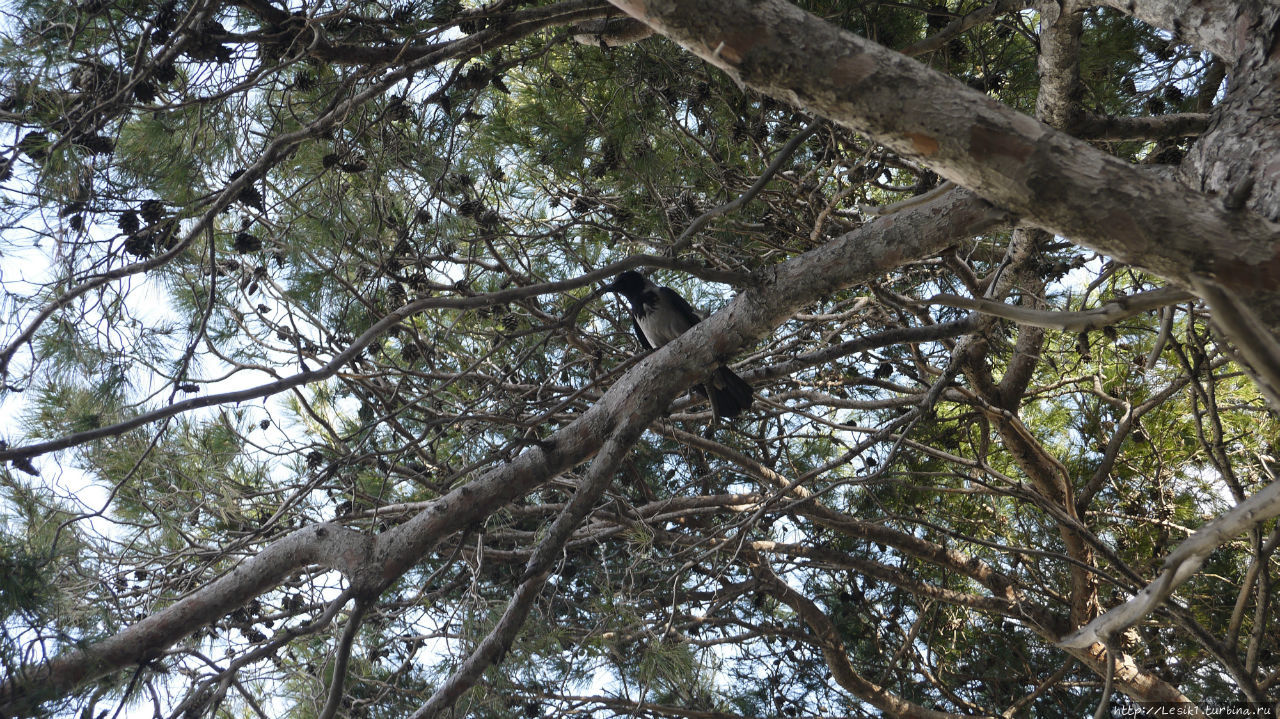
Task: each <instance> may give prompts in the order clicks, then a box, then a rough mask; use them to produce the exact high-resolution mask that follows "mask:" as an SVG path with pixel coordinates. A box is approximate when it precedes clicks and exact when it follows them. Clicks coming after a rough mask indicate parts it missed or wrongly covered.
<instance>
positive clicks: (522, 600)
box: [410, 421, 644, 719]
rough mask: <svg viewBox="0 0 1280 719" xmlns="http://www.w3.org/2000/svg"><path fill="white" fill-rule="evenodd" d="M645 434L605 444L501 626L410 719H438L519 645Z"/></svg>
mask: <svg viewBox="0 0 1280 719" xmlns="http://www.w3.org/2000/svg"><path fill="white" fill-rule="evenodd" d="M643 431H644V424H643V423H637V422H634V421H633V422H631V423H629V424H626V425H624V426H622V427H621V428H619V430H618V431H617V432H616V433H614V435H613V436H612V437H610V438H609V439H608V441H606V442H605V445H604V447H603V448H602V449H601V450H600V454H598V455H596V458H595V460H593V461H592V462H591V468H590V469H588V470H587V473H586V476H584V477H583V478H582V482H581V483H580V484H579V485H578V490H577V491H576V492H574V494H573V499H571V500H570V501H569V504H567V505H566V506H565V507H564V509H562V510H560V514H559V516H557V517H556V520H555V522H554V523H552V525H551V528H550V529H549V530H547V536H546V537H545V538H544V539H543V540H542V542H541V543H540V544H539V545H538V548H537V549H536V550H535V551H534V553H533V556H531V557H530V558H529V563H528V565H527V566H526V567H525V570H524V579H523V580H522V581H521V582H520V586H518V587H516V591H515V593H514V594H513V595H512V596H511V600H510V601H508V602H507V608H506V610H505V611H503V613H502V617H501V618H500V619H499V620H498V623H497V624H495V625H494V627H493V629H492V630H490V631H489V634H488V635H486V636H485V638H484V639H483V640H481V641H480V643H479V644H478V645H477V646H476V648H475V650H473V651H472V652H471V656H469V657H467V659H466V661H464V662H463V663H462V666H460V667H458V668H457V670H455V671H454V672H453V674H452V675H450V676H449V678H448V679H447V680H445V682H444V683H443V684H441V685H440V686H439V687H438V688H437V689H436V690H435V692H434V693H432V695H431V696H430V698H428V699H427V701H426V703H425V704H423V705H422V706H421V707H420V708H419V709H418V711H416V712H414V713H413V714H412V715H411V717H410V719H428V718H432V717H436V716H439V715H440V714H441V713H442V712H444V711H446V710H448V709H449V707H451V706H453V703H454V702H455V701H457V699H458V697H460V696H462V694H463V693H464V692H466V691H467V690H468V689H470V688H471V687H472V686H474V685H475V683H476V682H477V681H479V680H480V675H481V674H483V673H484V670H485V669H488V668H489V667H490V666H493V665H495V664H498V663H500V662H501V661H502V658H503V657H504V656H506V654H507V651H508V650H509V649H510V648H511V643H512V642H514V641H515V638H516V634H518V633H519V632H520V627H522V626H524V622H525V620H526V619H527V618H528V617H529V611H530V609H532V607H533V601H534V600H535V599H537V598H538V594H539V593H540V592H541V591H542V587H543V586H544V585H545V584H546V583H547V578H548V577H550V576H551V566H552V564H553V563H554V562H555V559H556V557H557V556H559V554H560V552H561V551H562V550H563V548H564V544H565V542H566V541H568V539H569V536H570V535H571V534H573V531H574V530H575V529H576V528H577V527H578V525H579V524H581V523H582V519H583V517H585V516H587V513H588V512H590V511H591V510H592V508H593V507H595V504H596V500H598V499H600V495H602V494H604V490H605V489H607V488H608V486H609V483H610V482H611V481H612V480H613V475H614V471H615V470H617V468H618V465H619V464H620V463H621V462H622V460H623V458H625V457H626V456H627V452H628V451H629V450H630V449H631V445H633V444H635V441H636V440H637V439H639V438H640V434H641V433H642V432H643Z"/></svg>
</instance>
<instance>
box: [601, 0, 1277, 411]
mask: <svg viewBox="0 0 1280 719" xmlns="http://www.w3.org/2000/svg"><path fill="white" fill-rule="evenodd" d="M613 2H614V4H615V5H618V6H619V7H621V8H623V9H624V10H626V11H627V12H628V13H630V14H632V15H633V16H635V17H638V18H639V19H641V20H644V21H645V22H647V23H649V24H651V25H653V26H654V27H655V28H656V29H657V30H658V31H659V32H662V33H663V34H665V35H667V36H668V37H670V38H672V39H673V40H675V41H676V42H678V43H680V44H681V45H683V46H684V47H686V48H687V49H689V50H690V51H692V52H693V53H695V54H697V55H698V56H699V57H702V58H703V59H705V60H707V61H708V62H710V63H712V64H714V65H716V66H717V67H719V68H721V69H723V70H724V71H725V72H727V73H728V74H729V75H730V76H732V77H733V78H734V79H736V80H737V81H739V82H741V83H743V84H745V85H747V86H750V87H752V88H754V89H756V90H759V91H761V92H764V93H767V94H770V95H772V96H775V97H778V98H780V99H783V100H785V101H787V102H790V103H792V104H794V105H796V106H798V107H801V108H804V109H807V110H810V111H812V112H815V113H817V114H820V115H822V116H824V117H827V118H829V119H831V120H833V121H835V122H839V123H841V124H843V125H845V126H847V127H850V128H851V129H854V130H856V131H858V132H862V133H864V134H866V135H868V136H870V137H871V138H873V139H874V140H876V141H878V142H881V143H883V144H885V145H887V146H888V147H890V148H891V149H893V150H894V151H895V152H898V153H900V154H902V155H904V156H905V157H909V158H911V159H915V160H918V161H920V162H922V163H924V164H925V165H927V166H929V167H930V168H931V169H934V170H936V171H937V172H938V173H939V174H941V175H943V176H944V177H946V178H947V179H949V180H952V181H954V182H956V183H957V184H959V185H962V186H965V187H968V188H970V189H972V190H974V191H975V192H977V193H979V194H980V195H982V196H984V197H986V198H987V199H989V200H991V201H992V202H994V203H996V204H998V205H1000V206H1002V207H1004V208H1006V209H1008V210H1010V211H1012V212H1015V213H1017V214H1018V215H1020V216H1022V217H1023V218H1024V219H1026V220H1028V221H1030V222H1032V223H1034V224H1036V225H1038V226H1040V227H1042V228H1044V229H1046V230H1048V231H1051V232H1054V233H1057V234H1060V235H1063V236H1066V237H1070V238H1071V239H1072V240H1073V241H1077V242H1079V243H1081V244H1083V245H1086V246H1088V247H1090V248H1092V249H1095V250H1098V251H1100V252H1103V253H1105V254H1108V255H1110V256H1112V257H1114V258H1116V259H1118V260H1120V261H1122V262H1126V263H1130V264H1134V265H1136V266H1138V267H1140V268H1142V269H1145V270H1148V271H1151V272H1154V273H1156V274H1160V275H1162V276H1164V277H1167V278H1169V279H1171V280H1173V281H1174V282H1177V283H1179V284H1182V285H1184V286H1190V285H1191V278H1192V276H1193V275H1201V276H1216V277H1218V278H1219V279H1221V280H1224V281H1226V282H1227V283H1229V284H1230V285H1231V286H1232V287H1233V288H1234V292H1235V293H1236V294H1239V295H1241V296H1242V297H1249V296H1250V295H1251V294H1253V293H1255V292H1270V291H1271V288H1272V287H1273V285H1274V277H1275V275H1276V274H1277V272H1278V271H1280V256H1278V255H1277V253H1276V251H1275V245H1274V241H1275V237H1276V236H1277V233H1278V232H1280V228H1278V227H1277V226H1276V225H1275V224H1274V223H1271V222H1269V221H1267V220H1265V219H1263V218H1261V217H1259V216H1257V215H1255V214H1252V213H1249V212H1233V211H1229V210H1227V209H1224V208H1223V207H1222V206H1221V205H1220V204H1219V203H1217V202H1216V201H1214V200H1213V199H1211V198H1209V197H1207V196H1205V195H1204V194H1202V193H1199V192H1196V191H1194V190H1192V189H1190V188H1187V187H1185V186H1182V185H1180V184H1178V183H1177V182H1175V181H1173V180H1171V179H1168V178H1164V177H1156V176H1151V175H1149V174H1146V173H1143V172H1141V171H1139V170H1138V169H1137V168H1135V167H1133V166H1132V165H1130V164H1128V163H1126V162H1123V161H1121V160H1119V159H1117V158H1114V157H1111V156H1110V155H1107V154H1106V153H1104V152H1101V151H1099V150H1097V149H1095V148H1093V147H1091V146H1089V145H1088V144H1087V143H1085V142H1083V141H1081V140H1077V139H1075V138H1072V137H1070V136H1068V135H1066V134H1064V133H1061V132H1057V131H1054V130H1052V129H1050V128H1049V127H1047V126H1046V125H1044V124H1042V123H1040V122H1037V121H1036V120H1033V119H1031V118H1028V117H1026V116H1025V115H1022V114H1020V113H1018V112H1016V111H1014V110H1012V109H1010V108H1008V107H1005V106H1003V105H1001V104H999V103H997V102H995V101H993V100H991V99H990V98H988V97H986V96H985V95H983V94H982V93H979V92H977V91H975V90H972V89H971V88H968V87H966V86H965V85H963V84H962V83H960V82H958V81H956V80H953V79H951V78H948V77H945V76H943V75H941V74H939V73H936V72H934V71H932V70H930V69H928V68H926V67H923V66H921V65H920V64H918V63H916V62H913V61H911V60H909V59H907V58H905V57H903V56H902V55H901V54H898V53H895V52H892V51H890V50H888V49H886V48H883V47H881V46H879V45H876V44H875V43H873V42H871V41H868V40H866V39H864V38H861V37H858V36H856V35H854V34H852V33H848V32H844V31H842V30H839V29H838V28H835V27H833V26H831V25H829V24H828V23H826V22H823V21H822V20H820V19H818V18H816V17H813V16H812V15H809V14H807V13H805V12H803V11H801V10H799V9H798V8H795V7H794V6H791V5H788V4H786V3H784V2H781V0H759V1H758V2H753V1H750V0H725V1H724V2H720V1H718V0H688V1H685V2H673V1H672V0H613ZM1099 188H1105V191H1099ZM1268 327H1270V328H1271V329H1273V330H1274V329H1276V327H1274V326H1273V325H1271V324H1269V325H1268ZM1232 339H1233V340H1239V339H1240V338H1237V337H1234V336H1233V337H1232ZM1269 397H1270V399H1271V400H1272V403H1273V405H1275V406H1280V395H1269Z"/></svg>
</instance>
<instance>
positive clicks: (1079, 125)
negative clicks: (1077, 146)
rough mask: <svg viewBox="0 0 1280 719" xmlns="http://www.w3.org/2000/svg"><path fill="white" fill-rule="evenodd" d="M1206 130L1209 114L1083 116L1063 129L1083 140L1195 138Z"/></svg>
mask: <svg viewBox="0 0 1280 719" xmlns="http://www.w3.org/2000/svg"><path fill="white" fill-rule="evenodd" d="M1208 127H1209V115H1208V114H1207V113H1201V112H1178V113H1174V114H1171V115H1152V116H1150V117H1111V116H1110V115H1092V114H1091V115H1085V116H1084V117H1082V118H1080V119H1079V120H1078V121H1077V122H1076V123H1075V124H1074V125H1071V126H1069V127H1068V128H1067V130H1068V131H1069V132H1070V133H1071V134H1072V135H1075V136H1076V137H1079V138H1081V139H1084V140H1172V139H1176V138H1179V137H1195V136H1196V135H1199V134H1200V133H1202V132H1204V131H1205V130H1206V129H1208Z"/></svg>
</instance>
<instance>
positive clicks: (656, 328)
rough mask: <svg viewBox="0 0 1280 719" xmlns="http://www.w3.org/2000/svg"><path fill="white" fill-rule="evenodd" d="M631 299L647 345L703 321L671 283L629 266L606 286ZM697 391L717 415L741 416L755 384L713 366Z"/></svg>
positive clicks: (638, 333) (634, 317) (635, 321)
mask: <svg viewBox="0 0 1280 719" xmlns="http://www.w3.org/2000/svg"><path fill="white" fill-rule="evenodd" d="M605 291H607V292H615V293H617V294H620V295H622V296H623V297H625V298H627V302H628V303H630V307H629V308H628V309H629V310H630V312H631V324H632V325H633V326H634V327H635V331H636V337H638V338H639V339H640V344H641V345H642V346H643V347H644V348H645V349H647V350H648V349H655V348H658V347H661V346H662V345H665V344H666V343H668V342H670V341H671V340H673V339H675V338H677V337H679V336H680V335H682V334H684V333H685V332H686V331H687V330H688V329H689V328H690V327H692V326H694V325H696V324H698V323H699V322H701V321H702V318H701V317H699V316H698V313H697V312H695V311H694V310H693V307H691V306H689V303H688V302H686V301H685V299H684V298H683V297H681V296H680V295H679V294H677V293H676V291H675V290H673V289H671V288H670V287H659V286H657V285H655V284H654V283H653V282H650V281H649V279H648V278H646V277H645V276H644V275H642V274H640V273H639V272H635V271H633V270H628V271H626V272H623V273H622V274H620V275H618V276H617V277H615V278H614V279H613V282H610V283H609V284H608V285H606V286H605ZM694 391H696V392H698V393H700V394H704V395H706V396H707V397H708V398H709V399H710V400H711V410H712V412H714V413H715V416H716V417H724V418H726V419H728V418H732V417H737V416H738V415H739V414H741V413H742V411H743V410H744V409H746V408H748V407H750V406H751V385H749V384H747V383H746V381H744V380H743V379H742V378H741V377H739V376H738V375H736V374H734V373H733V370H731V369H729V368H728V367H726V366H724V365H720V366H719V367H717V368H715V369H714V370H712V372H711V373H710V375H709V376H708V377H707V380H706V382H704V383H703V384H700V385H698V386H696V387H694Z"/></svg>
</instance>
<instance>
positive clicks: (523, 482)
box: [0, 190, 1008, 714]
mask: <svg viewBox="0 0 1280 719" xmlns="http://www.w3.org/2000/svg"><path fill="white" fill-rule="evenodd" d="M1007 221H1008V216H1007V215H1006V214H1005V213H1003V212H1000V211H998V210H995V209H994V208H992V207H991V206H990V205H989V204H987V203H985V202H983V201H982V200H979V199H978V198H976V197H974V196H973V195H972V194H971V193H969V192H966V191H963V190H956V191H954V192H950V193H948V194H946V195H944V196H943V197H940V198H938V199H936V200H934V201H933V202H930V203H927V204H925V205H921V206H919V207H915V208H912V209H910V210H907V211H903V212H901V213H898V214H895V215H893V216H892V217H889V218H883V219H882V220H877V221H875V222H870V223H867V224H866V225H864V226H862V227H860V228H858V229H857V230H854V231H852V232H849V233H846V234H845V235H842V236H841V237H839V238H837V239H835V240H832V241H831V242H828V243H827V244H825V245H823V246H821V247H818V248H816V249H813V250H810V251H809V252H806V253H804V254H802V255H799V256H798V257H795V258H793V259H791V260H788V261H786V262H783V263H781V264H779V265H775V266H773V267H769V268H766V269H764V270H761V271H760V272H759V273H757V275H756V281H755V282H754V283H753V284H752V286H751V287H749V288H748V289H747V290H745V291H744V292H743V293H742V294H740V295H739V296H738V297H736V298H735V299H734V300H733V301H732V302H730V303H729V304H728V305H727V306H726V307H724V308H723V309H721V310H720V311H719V312H716V313H715V314H714V315H712V316H711V317H710V318H708V319H706V320H705V321H703V322H701V323H699V324H698V325H696V326H695V327H694V328H692V329H691V330H689V331H688V332H686V333H685V334H683V335H681V336H680V337H679V338H677V339H676V340H674V341H672V342H669V343H667V344H666V345H664V346H663V347H662V348H661V349H659V350H657V351H655V352H653V353H652V354H650V355H648V356H647V357H645V358H644V359H643V360H641V361H640V362H639V363H637V364H636V366H635V367H634V368H632V369H631V370H630V371H629V372H627V374H626V375H624V376H623V377H622V378H621V379H620V380H619V381H618V382H616V383H615V384H614V385H613V387H611V388H610V389H609V391H608V392H606V393H605V395H604V396H603V397H602V398H601V399H600V401H599V402H597V403H596V404H595V405H593V406H592V407H591V408H590V409H588V410H587V411H586V412H584V413H582V415H580V416H579V417H578V418H577V419H575V420H574V421H573V422H571V423H569V424H568V425H565V426H564V427H562V428H561V429H560V430H558V431H556V432H555V433H554V434H552V435H551V436H550V437H547V438H545V439H543V440H541V441H539V442H538V443H537V444H536V445H535V446H533V447H530V448H528V449H526V450H525V451H523V452H521V453H520V454H519V455H517V456H516V457H514V458H513V459H511V460H510V461H509V462H507V463H504V464H501V465H499V466H496V467H493V468H491V469H489V470H488V471H486V472H484V473H482V474H481V475H480V476H479V477H477V478H476V479H474V480H472V481H471V482H468V483H467V484H464V485H462V486H460V487H458V488H457V489H455V490H453V491H452V492H450V493H449V494H447V495H445V496H443V497H441V498H439V499H437V500H436V501H434V502H432V503H431V504H430V505H429V506H428V507H426V508H425V509H423V510H422V511H420V512H419V513H417V514H416V515H414V517H413V518H411V519H409V520H408V521H406V522H404V523H403V524H400V525H399V526H397V527H395V528H393V529H390V530H388V531H386V532H383V533H382V534H380V535H378V536H377V537H375V538H374V540H373V547H372V549H371V550H370V549H366V548H364V547H363V545H361V547H360V548H359V549H356V548H348V551H343V552H340V553H338V556H337V557H332V556H328V555H325V554H323V553H322V551H321V549H322V547H323V546H325V545H323V543H322V542H320V541H319V540H320V539H321V538H322V537H323V536H324V535H322V534H321V535H318V536H317V537H316V539H315V540H314V541H312V542H310V543H308V537H309V535H308V533H314V532H319V531H320V528H323V527H328V526H331V525H317V526H313V527H308V528H304V529H301V530H298V531H297V532H295V533H294V534H292V535H289V537H287V538H286V539H284V540H280V541H278V542H276V543H273V544H270V545H268V546H267V547H266V548H265V549H263V550H262V551H261V552H260V553H259V554H258V555H257V556H255V557H253V558H250V559H248V560H246V561H245V562H243V563H241V564H240V565H239V566H237V567H236V568H235V569H233V570H231V572H230V573H229V574H228V575H226V576H225V577H223V578H222V579H220V580H218V582H215V583H214V584H213V585H210V586H209V587H205V588H203V589H199V590H196V591H195V592H193V593H192V594H191V595H189V596H188V597H187V598H185V599H183V600H182V601H180V602H178V603H176V604H174V605H171V606H170V607H169V608H167V609H165V610H162V611H161V612H159V613H158V614H156V615H154V616H152V617H150V618H148V619H145V620H143V621H142V622H139V623H138V624H137V625H134V626H132V627H129V628H127V629H125V630H123V631H121V632H119V633H117V634H116V635H113V636H112V637H109V638H107V639H104V640H102V641H101V642H97V643H95V644H89V645H87V646H85V647H83V648H79V649H76V650H72V651H69V652H67V653H66V654H64V655H61V656H58V657H55V658H53V659H51V660H49V661H48V662H46V663H44V664H41V665H38V666H36V667H33V668H31V669H30V670H28V671H27V673H26V674H24V675H22V676H19V677H15V678H13V679H9V680H7V681H5V682H3V683H0V714H15V713H23V714H26V713H31V712H33V711H34V710H36V709H37V708H38V706H39V704H40V703H41V702H42V701H45V700H47V699H50V698H54V697H58V696H64V695H66V694H67V693H69V692H71V691H73V690H75V689H76V688H77V687H80V686H82V685H84V684H86V683H88V682H91V681H93V680H95V679H98V678H100V677H103V676H106V675H108V674H111V673H113V672H115V671H118V670H120V669H121V668H124V667H127V666H130V665H132V664H136V663H139V662H143V661H146V660H147V659H149V658H150V657H153V656H155V655H156V653H158V652H160V651H163V650H165V649H166V648H168V647H169V646H172V645H173V644H174V643H176V642H177V641H179V640H181V639H182V638H183V637H186V636H188V635H189V634H191V633H192V632H194V631H195V630H197V629H198V628H200V627H201V626H203V625H204V624H207V623H208V622H210V621H213V620H215V619H217V618H218V617H220V616H222V615H224V614H225V613H227V612H229V611H231V609H233V608H234V607H236V606H240V605H241V604H243V603H244V602H247V601H248V600H249V599H251V598H252V597H254V596H256V595H257V594H260V593H261V592H263V591H266V590H267V589H269V588H270V587H271V586H274V584H275V583H276V582H278V581H279V580H280V579H281V578H283V577H284V576H286V575H287V573H288V572H289V571H291V570H292V569H294V568H296V567H298V566H301V564H305V563H308V562H321V561H329V562H334V563H335V564H336V565H337V566H338V567H340V568H342V569H343V571H344V573H347V574H348V577H349V578H350V580H351V582H352V584H353V586H357V587H359V588H360V594H359V596H360V597H361V598H372V597H374V596H376V595H378V594H380V593H381V591H383V590H384V589H385V588H386V587H387V586H389V585H390V584H391V583H392V582H394V581H395V580H396V579H398V578H399V577H401V576H403V575H404V573H405V572H407V571H408V570H409V569H410V568H411V567H413V566H414V565H415V564H417V563H418V562H419V561H421V560H422V558H423V557H424V556H426V555H427V553H428V552H429V551H430V550H431V548H432V547H434V546H435V545H436V544H438V543H439V542H440V541H441V540H442V539H444V538H445V537H447V536H449V535H450V534H452V533H453V532H457V531H460V530H462V529H464V528H466V527H467V526H470V525H471V524H473V523H475V522H477V521H480V520H482V519H484V517H486V516H488V514H490V513H491V512H493V511H496V510H497V509H498V508H499V507H501V506H503V505H504V504H506V503H507V502H508V501H510V500H511V499H513V498H515V497H517V496H520V495H521V494H523V493H525V492H528V491H530V490H532V489H534V488H536V487H538V486H540V485H541V484H543V483H545V482H547V481H549V480H550V479H552V478H554V477H556V476H558V475H559V474H561V473H563V472H565V471H567V470H568V469H570V468H572V467H574V466H576V465H577V464H579V463H581V462H583V461H586V460H587V459H589V458H590V457H592V456H593V455H594V454H595V453H596V452H597V451H598V450H599V449H600V447H601V445H602V444H603V442H604V439H605V438H606V437H610V436H612V435H614V434H615V433H616V432H619V431H620V430H619V428H620V427H624V426H631V424H632V423H635V424H636V425H637V426H647V425H648V424H649V423H650V422H652V421H653V420H654V419H656V418H657V417H658V416H660V415H661V414H662V412H664V411H666V409H667V407H668V405H669V404H670V402H671V400H672V399H673V398H674V397H675V396H676V395H677V394H678V393H680V392H682V391H684V390H686V389H687V388H688V387H690V386H691V385H693V384H694V383H695V382H698V381H700V380H701V379H703V378H704V375H705V371H706V370H705V368H706V367H710V366H715V365H716V364H719V363H723V362H724V361H726V359H727V358H729V357H730V356H732V355H733V354H734V353H735V352H737V351H738V350H739V349H740V348H741V347H743V346H744V345H746V344H747V343H750V342H755V341H756V340H758V339H760V338H761V337H764V336H765V335H766V334H768V333H770V332H772V331H773V330H774V329H775V328H776V327H777V326H778V325H780V324H782V323H783V322H784V321H786V320H787V319H788V318H789V317H791V315H792V314H794V313H795V312H796V311H797V310H799V309H800V308H801V307H804V306H805V305H807V304H810V303H812V302H814V301H815V300H817V299H819V298H822V297H826V296H828V295H829V294H830V293H831V292H833V291H836V290H839V289H842V288H845V287H848V286H850V285H853V284H856V283H858V282H863V281H866V280H867V279H869V278H872V277H875V276H877V275H879V274H881V273H883V272H885V271H886V270H888V269H891V268H893V267H897V266H899V265H900V264H902V263H903V262H908V261H911V260H915V259H921V258H924V257H928V256H931V255H934V254H937V253H938V252H941V251H942V250H944V249H946V248H947V247H949V246H951V245H953V244H955V243H956V242H957V241H958V240H959V239H960V238H967V237H972V236H974V235H977V234H981V233H983V232H987V231H989V230H992V229H994V228H997V227H1001V226H1003V225H1004V224H1005V223H1007ZM587 276H588V277H595V273H589V275H587ZM566 284H568V285H571V284H572V283H566ZM521 289H525V288H521ZM462 299H464V300H465V299H468V298H462ZM471 299H476V298H471ZM480 301H481V302H484V301H487V300H484V299H480ZM406 307H412V305H409V306H406ZM397 312H407V310H406V308H401V310H398V311H397ZM400 316H401V317H403V316H407V314H402V315H400ZM333 531H334V532H339V531H341V532H344V533H345V532H346V530H343V529H341V528H334V530H333ZM353 534H354V533H353ZM344 536H345V535H344ZM357 536H359V537H360V538H361V539H362V540H364V539H365V538H364V536H363V535H358V534H357ZM215 588H217V589H218V594H216V595H213V594H211V592H212V591H213V590H214V589H215ZM223 590H226V591H223ZM215 600H216V601H215Z"/></svg>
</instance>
